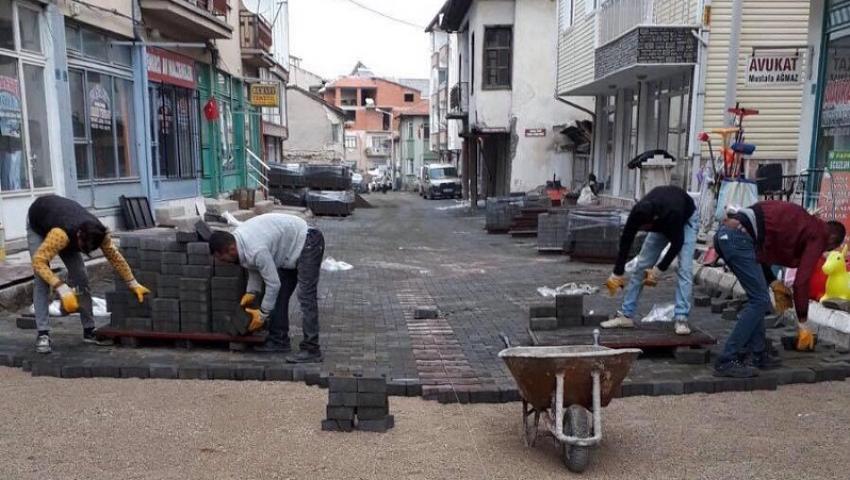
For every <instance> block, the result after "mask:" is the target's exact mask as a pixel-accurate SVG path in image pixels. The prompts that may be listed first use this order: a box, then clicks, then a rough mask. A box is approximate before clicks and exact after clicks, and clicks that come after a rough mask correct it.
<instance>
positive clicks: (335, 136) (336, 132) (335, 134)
mask: <svg viewBox="0 0 850 480" xmlns="http://www.w3.org/2000/svg"><path fill="white" fill-rule="evenodd" d="M341 130H342V129H341V128H340V125H339V124H338V123H334V124H332V125H331V140H332V141H333V142H339V141H340V140H341V138H340V131H341Z"/></svg>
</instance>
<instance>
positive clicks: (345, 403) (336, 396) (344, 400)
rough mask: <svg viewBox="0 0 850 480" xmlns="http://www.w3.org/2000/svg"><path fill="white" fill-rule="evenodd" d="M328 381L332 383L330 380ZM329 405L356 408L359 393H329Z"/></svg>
mask: <svg viewBox="0 0 850 480" xmlns="http://www.w3.org/2000/svg"><path fill="white" fill-rule="evenodd" d="M331 378H332V377H331ZM328 380H329V381H330V379H328ZM328 405H329V406H331V407H356V406H357V393H355V392H334V391H329V392H328Z"/></svg>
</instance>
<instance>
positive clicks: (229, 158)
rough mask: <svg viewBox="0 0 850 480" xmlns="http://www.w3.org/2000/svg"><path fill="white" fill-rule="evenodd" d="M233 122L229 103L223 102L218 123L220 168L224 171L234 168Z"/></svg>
mask: <svg viewBox="0 0 850 480" xmlns="http://www.w3.org/2000/svg"><path fill="white" fill-rule="evenodd" d="M233 123H234V122H233V113H232V112H231V109H230V103H223V104H222V105H221V120H220V121H219V122H218V124H219V128H220V129H221V131H220V134H221V169H222V170H224V171H232V170H236V160H235V159H234V158H233V143H234V142H233Z"/></svg>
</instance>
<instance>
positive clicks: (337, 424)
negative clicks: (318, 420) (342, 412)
mask: <svg viewBox="0 0 850 480" xmlns="http://www.w3.org/2000/svg"><path fill="white" fill-rule="evenodd" d="M353 430H354V422H353V421H352V420H331V419H326V420H322V431H323V432H351V431H353Z"/></svg>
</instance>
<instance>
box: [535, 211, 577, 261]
mask: <svg viewBox="0 0 850 480" xmlns="http://www.w3.org/2000/svg"><path fill="white" fill-rule="evenodd" d="M569 213H570V210H569V209H568V208H552V209H549V211H548V212H546V213H541V214H540V215H539V216H538V218H537V251H538V252H563V251H564V243H566V241H567V231H568V226H569V221H568V220H569Z"/></svg>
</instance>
